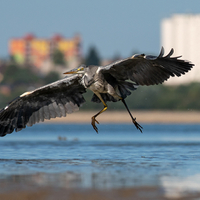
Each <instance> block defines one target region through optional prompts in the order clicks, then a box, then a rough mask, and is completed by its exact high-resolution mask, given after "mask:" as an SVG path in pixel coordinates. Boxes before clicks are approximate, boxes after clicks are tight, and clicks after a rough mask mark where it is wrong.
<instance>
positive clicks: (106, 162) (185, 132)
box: [0, 124, 200, 189]
mask: <svg viewBox="0 0 200 200" xmlns="http://www.w3.org/2000/svg"><path fill="white" fill-rule="evenodd" d="M98 128H99V134H97V133H96V132H95V131H94V130H93V128H92V127H91V125H90V124H88V125H85V124H70V125H69V124H66V125H61V124H57V125H55V124H51V125H50V124H38V125H35V126H33V127H28V128H26V129H24V130H22V131H20V132H17V133H12V134H10V135H7V136H5V137H3V138H0V147H1V154H0V179H1V180H11V179H12V180H13V177H14V178H15V180H17V181H19V182H23V181H25V182H26V181H28V182H29V183H31V184H36V185H45V186H46V185H47V186H49V185H53V186H57V187H65V188H100V189H101V188H126V187H134V186H143V185H148V186H161V187H167V186H166V185H168V182H170V180H172V179H173V180H174V182H177V184H179V182H180V180H186V181H187V180H188V179H189V180H190V181H191V179H190V177H198V176H199V174H200V125H197V124H190V125H178V124H177V125H172V124H166V125H162V124H151V125H148V124H143V128H144V129H143V133H140V132H139V131H138V130H136V129H135V127H134V125H132V124H127V125H125V124H117V125H116V124H106V125H102V124H101V125H98ZM192 180H194V178H193V179H192ZM198 184H199V188H200V182H198ZM189 189H192V188H189Z"/></svg>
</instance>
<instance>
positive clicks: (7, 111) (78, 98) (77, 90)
mask: <svg viewBox="0 0 200 200" xmlns="http://www.w3.org/2000/svg"><path fill="white" fill-rule="evenodd" d="M84 92H86V90H85V88H84V86H83V85H82V84H81V78H80V77H79V76H78V75H73V76H70V77H67V78H64V79H62V80H59V81H56V82H54V83H51V84H49V85H46V86H44V87H41V88H38V89H36V90H34V91H32V92H27V93H24V94H22V95H21V96H20V97H18V98H17V99H15V100H13V101H12V102H11V103H10V104H9V105H8V106H6V107H5V108H4V109H2V110H1V111H0V136H5V135H6V134H8V133H12V132H13V131H14V130H15V131H19V130H21V129H23V128H26V126H32V125H33V124H35V123H38V122H41V121H44V120H45V119H51V118H55V117H62V116H66V114H67V113H72V112H74V111H77V110H79V107H80V106H81V104H83V103H84V102H85V99H84V98H83V96H82V94H83V93H84Z"/></svg>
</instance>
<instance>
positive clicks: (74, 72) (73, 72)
mask: <svg viewBox="0 0 200 200" xmlns="http://www.w3.org/2000/svg"><path fill="white" fill-rule="evenodd" d="M76 73H77V71H72V70H71V71H69V72H65V73H63V74H76Z"/></svg>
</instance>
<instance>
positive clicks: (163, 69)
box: [101, 48, 193, 85]
mask: <svg viewBox="0 0 200 200" xmlns="http://www.w3.org/2000/svg"><path fill="white" fill-rule="evenodd" d="M173 52H174V50H173V49H171V51H170V52H169V54H168V55H166V56H163V55H164V49H163V48H162V49H161V52H160V54H159V56H158V57H155V56H151V55H148V56H146V55H144V54H141V55H134V56H132V57H130V58H127V59H124V60H120V61H117V62H115V63H112V64H110V65H107V66H104V67H101V71H102V73H109V74H111V75H112V76H113V77H115V78H116V79H117V80H131V81H133V82H135V83H136V84H139V85H155V84H159V83H163V82H164V81H165V80H167V79H168V78H169V77H170V76H181V75H182V74H185V73H186V72H188V71H189V70H191V68H192V67H193V64H191V63H190V62H188V61H184V60H181V59H179V58H180V57H181V56H179V57H171V56H172V54H173Z"/></svg>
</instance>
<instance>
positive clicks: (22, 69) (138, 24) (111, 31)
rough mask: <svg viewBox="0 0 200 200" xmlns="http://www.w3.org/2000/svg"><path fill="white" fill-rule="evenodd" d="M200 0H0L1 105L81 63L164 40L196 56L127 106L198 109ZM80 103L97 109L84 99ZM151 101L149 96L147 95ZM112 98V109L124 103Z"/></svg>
mask: <svg viewBox="0 0 200 200" xmlns="http://www.w3.org/2000/svg"><path fill="white" fill-rule="evenodd" d="M199 7H200V3H199V1H198V0H193V1H192V2H191V3H188V1H185V0H176V1H171V0H169V1H162V2H161V1H158V0H154V1H148V0H144V1H143V2H142V4H141V2H139V1H131V0H127V1H123V2H122V1H119V2H117V3H116V2H115V1H105V0H102V1H101V2H99V1H90V0H86V1H82V2H80V1H77V0H73V1H71V0H68V1H64V0H60V1H59V2H58V1H54V0H51V1H47V0H43V1H39V0H36V1H29V2H27V1H25V0H20V1H17V2H13V1H11V0H8V1H3V2H1V8H0V24H1V29H0V108H1V107H4V106H5V105H6V104H7V102H8V101H10V100H11V99H13V98H15V97H16V96H18V95H19V94H21V93H23V92H25V91H27V90H32V89H34V88H37V87H39V86H42V85H44V84H47V83H49V82H52V81H55V80H57V79H59V78H62V77H63V72H65V71H66V70H68V69H71V68H75V67H77V66H79V65H80V64H82V63H85V64H87V65H89V64H93V65H106V64H109V63H111V62H114V61H116V60H118V59H123V58H126V57H129V56H131V55H133V54H135V53H145V54H152V55H158V54H159V51H160V49H161V46H163V47H164V48H165V50H166V51H165V53H168V52H169V51H170V49H171V48H174V49H175V54H174V55H175V56H177V55H182V56H183V59H187V60H189V61H191V62H192V63H194V64H195V65H196V66H195V67H194V69H193V70H192V71H191V72H189V73H188V74H186V75H185V76H183V77H181V78H177V79H176V78H172V79H171V80H169V81H168V82H167V83H166V84H164V85H159V86H152V87H139V89H138V90H137V91H136V92H137V95H132V96H130V97H129V98H128V100H127V101H128V104H130V102H134V103H131V104H130V109H139V110H152V109H156V110H158V109H159V110H160V109H162V110H172V109H173V110H200V101H199V98H200V93H199V92H198V91H199V89H200V86H199V80H200V79H199V77H200V73H199V71H200V68H199V64H200V60H199V52H198V48H199V46H200V39H199V35H200V14H199V12H200V8H199ZM85 98H86V99H87V100H88V103H87V105H84V107H83V108H82V109H83V110H84V109H87V110H88V109H95V108H96V109H99V107H98V105H96V104H92V103H89V102H90V98H91V93H88V94H87V95H86V97H85ZM147 102H148V103H147ZM121 106H122V105H121V104H115V105H114V107H112V106H111V107H110V109H121V108H123V106H122V107H121Z"/></svg>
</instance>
